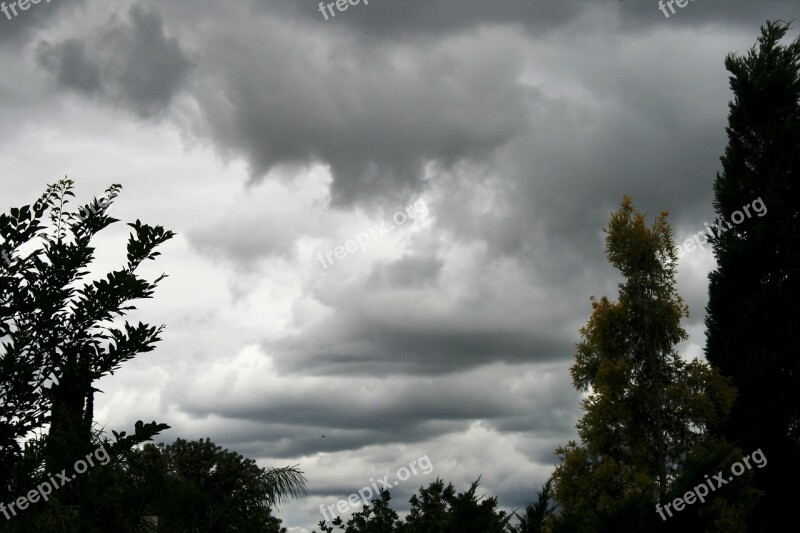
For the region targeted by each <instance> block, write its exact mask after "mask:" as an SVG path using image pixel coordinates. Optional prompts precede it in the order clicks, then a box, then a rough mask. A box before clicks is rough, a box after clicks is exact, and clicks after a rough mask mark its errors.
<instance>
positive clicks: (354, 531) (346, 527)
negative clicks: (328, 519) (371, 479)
mask: <svg viewBox="0 0 800 533" xmlns="http://www.w3.org/2000/svg"><path fill="white" fill-rule="evenodd" d="M479 483H480V478H478V479H477V480H475V481H474V482H473V483H472V484H471V485H470V488H469V489H467V490H466V491H464V492H460V493H456V490H455V487H454V486H453V484H452V483H448V484H447V485H445V484H444V481H442V480H441V479H439V478H437V479H436V480H435V481H432V482H431V484H430V485H428V487H420V488H419V494H415V495H413V496H412V497H411V499H410V500H409V503H411V509H410V511H409V513H408V515H407V516H406V517H405V521H402V520H398V515H397V513H396V512H395V511H393V510H392V509H391V508H390V507H389V501H390V500H391V496H390V494H389V492H388V491H387V490H382V491H381V493H380V496H379V497H378V498H375V499H373V500H372V506H369V505H366V506H364V508H363V509H362V510H361V511H358V512H356V513H353V516H352V517H351V518H350V520H348V521H347V523H345V522H344V521H343V520H342V519H341V518H340V517H337V518H335V519H334V520H333V521H332V523H331V525H327V524H326V523H325V521H324V520H323V521H321V522H320V523H319V528H320V530H321V531H322V532H323V533H333V532H334V527H333V526H338V527H339V529H340V530H342V531H344V532H345V533H379V532H380V533H384V532H385V533H391V532H396V533H449V532H451V531H459V532H461V533H503V532H504V531H507V527H508V524H509V522H510V520H511V518H512V517H513V515H509V514H507V513H506V512H505V511H501V510H499V506H500V505H499V503H498V501H497V498H495V497H489V498H486V497H485V496H478V494H477V490H478V485H479Z"/></svg>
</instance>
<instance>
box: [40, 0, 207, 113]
mask: <svg viewBox="0 0 800 533" xmlns="http://www.w3.org/2000/svg"><path fill="white" fill-rule="evenodd" d="M128 18H129V20H128V21H122V20H119V18H118V17H112V19H111V20H109V21H108V22H107V23H106V24H105V25H104V26H103V27H102V28H101V29H100V31H99V34H97V35H96V36H94V37H91V38H89V39H86V40H81V39H77V38H68V39H65V40H63V41H60V42H56V43H50V42H48V41H42V42H40V43H39V45H38V47H37V52H36V55H37V60H38V62H39V65H40V66H41V67H42V68H44V69H45V70H46V71H47V72H48V73H50V74H51V75H52V76H53V77H54V79H55V81H56V83H57V85H58V87H60V88H63V89H67V90H70V91H73V92H76V93H79V94H82V95H83V96H86V97H90V98H96V99H98V100H100V101H102V102H105V103H113V104H116V105H120V106H122V107H123V108H126V109H128V110H130V111H132V112H134V113H135V114H136V115H138V116H140V117H142V118H151V117H155V116H158V115H160V114H162V113H164V111H165V110H166V109H167V107H168V106H169V104H170V102H171V101H172V99H173V98H174V96H175V95H176V93H177V92H178V91H179V90H180V88H181V86H182V85H183V83H184V81H185V79H186V76H187V74H188V72H189V71H190V70H191V68H192V61H191V60H190V59H189V57H188V54H187V52H186V51H185V50H183V49H182V48H181V46H180V45H179V43H178V42H177V40H176V39H174V38H171V37H168V36H167V34H166V31H165V28H164V23H163V20H162V18H161V16H160V15H159V14H158V12H157V11H155V10H153V9H148V8H144V7H141V6H137V5H134V6H131V8H130V10H129V12H128Z"/></svg>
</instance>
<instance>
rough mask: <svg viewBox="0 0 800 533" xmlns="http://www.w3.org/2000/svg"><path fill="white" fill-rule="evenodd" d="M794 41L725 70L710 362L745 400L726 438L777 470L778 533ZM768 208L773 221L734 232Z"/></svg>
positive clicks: (798, 394)
mask: <svg viewBox="0 0 800 533" xmlns="http://www.w3.org/2000/svg"><path fill="white" fill-rule="evenodd" d="M788 30H789V25H788V24H785V23H783V22H768V23H767V24H766V25H765V26H764V27H762V28H761V36H760V37H759V38H758V42H757V45H756V46H754V47H753V48H751V49H750V50H749V51H748V53H747V54H746V55H744V56H737V55H735V54H730V55H728V57H727V58H726V61H725V66H726V68H727V69H728V71H729V72H730V73H731V77H730V86H731V89H732V91H733V93H734V99H733V101H732V102H731V103H730V105H729V107H730V114H729V117H728V128H727V132H728V146H727V148H726V149H725V154H724V155H723V156H722V157H721V161H722V172H721V173H719V174H718V175H717V178H716V181H715V183H714V192H715V200H714V208H715V210H716V213H717V215H718V217H719V218H720V219H722V220H723V221H725V223H723V224H724V228H723V229H724V232H721V233H719V234H718V235H716V236H715V238H713V239H712V244H713V248H714V253H715V255H716V258H717V264H718V267H717V269H716V270H715V271H714V272H712V273H711V274H710V286H709V303H708V307H707V312H708V315H707V318H706V326H707V328H708V331H707V335H708V337H707V344H706V355H707V358H708V360H709V361H710V362H711V363H712V365H714V366H716V367H717V368H718V369H719V370H720V372H721V373H722V374H724V375H726V376H729V377H730V378H731V381H732V382H733V384H734V385H735V386H736V387H737V389H738V396H737V399H736V401H735V403H734V406H733V410H732V414H731V416H730V419H729V421H728V423H727V425H726V428H725V435H726V436H727V437H728V439H729V440H731V441H734V442H737V443H738V444H739V446H740V447H741V448H743V449H744V451H747V450H753V449H756V448H761V449H762V450H763V452H764V454H765V455H766V457H767V458H768V459H769V462H770V465H769V466H768V467H767V468H765V469H764V470H763V471H760V472H759V476H760V477H759V479H758V480H757V482H758V486H759V487H760V488H761V489H763V490H765V491H766V493H767V497H766V499H765V500H764V503H763V504H762V505H761V506H760V507H759V511H758V512H757V513H756V515H755V516H754V522H756V523H758V524H759V528H763V527H766V528H767V530H769V531H772V530H773V529H772V528H771V526H769V525H767V524H768V521H769V520H773V519H778V517H779V516H780V515H781V513H786V512H787V511H788V510H789V509H791V508H792V507H793V506H794V503H791V505H790V500H789V499H788V498H791V500H794V499H795V498H794V497H793V496H792V492H794V493H795V495H796V492H797V487H798V485H799V484H800V476H798V473H800V470H799V469H798V457H800V454H798V452H800V446H798V443H800V328H798V324H800V301H799V300H798V296H800V240H799V239H800V182H798V179H800V38H798V39H795V40H794V41H793V42H791V43H790V44H788V45H782V44H781V43H780V41H781V39H782V38H783V37H784V36H785V35H786V33H787V31H788ZM759 199H760V201H761V204H762V205H763V206H764V208H763V209H762V210H763V211H765V214H764V216H752V217H750V218H747V219H745V220H744V221H740V223H738V224H736V222H737V218H738V219H740V220H741V218H742V216H741V215H739V216H737V215H736V212H737V211H739V212H740V213H741V212H742V211H744V208H745V206H752V205H753V202H755V201H758V200H759ZM759 215H761V213H759ZM728 221H732V222H733V224H727V222H728ZM787 486H788V487H794V489H793V491H792V490H788V491H787V490H786V489H785V488H784V487H787ZM770 517H772V518H770ZM754 530H756V529H754Z"/></svg>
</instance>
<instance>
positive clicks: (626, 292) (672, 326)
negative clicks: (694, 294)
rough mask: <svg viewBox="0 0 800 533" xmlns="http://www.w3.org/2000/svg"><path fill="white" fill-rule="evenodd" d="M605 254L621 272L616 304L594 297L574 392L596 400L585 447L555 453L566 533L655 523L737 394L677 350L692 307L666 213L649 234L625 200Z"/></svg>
mask: <svg viewBox="0 0 800 533" xmlns="http://www.w3.org/2000/svg"><path fill="white" fill-rule="evenodd" d="M606 234H607V235H606V253H607V255H608V258H609V261H610V262H611V264H612V265H613V266H614V267H615V268H617V270H619V271H620V273H621V275H622V278H623V282H622V283H620V285H619V297H618V300H617V301H611V300H609V299H608V298H607V297H602V298H600V299H599V300H597V299H595V298H594V297H593V298H592V315H591V317H590V319H589V321H588V323H587V325H586V326H585V327H584V328H582V329H581V338H582V341H581V342H580V343H579V344H578V345H577V353H576V356H575V364H574V365H573V367H572V369H571V374H572V379H573V383H574V385H575V387H576V388H577V389H578V390H579V391H582V392H585V393H586V394H587V396H586V398H585V399H584V400H583V402H582V409H583V411H584V413H585V414H584V416H583V417H582V418H581V420H580V421H579V422H578V426H577V429H578V434H579V436H580V439H581V444H580V445H578V444H577V443H576V442H570V443H568V444H567V445H566V446H563V447H561V448H559V449H558V450H556V453H557V454H558V455H559V457H560V458H561V464H560V465H559V466H557V467H556V471H555V473H554V475H553V478H554V484H555V496H556V500H557V502H558V504H559V507H560V509H561V512H560V513H559V523H560V524H561V525H562V529H564V530H570V529H571V530H573V531H586V532H589V531H602V530H609V531H610V530H613V529H614V528H617V530H621V529H619V528H620V527H622V525H621V524H620V523H618V520H619V517H623V516H624V517H627V520H626V522H627V526H626V527H631V528H632V529H630V531H635V530H637V528H638V527H642V522H641V517H640V518H635V519H634V517H636V516H637V515H641V516H644V517H647V519H650V518H652V516H651V514H654V513H652V511H651V510H647V508H648V507H649V509H652V508H653V507H652V506H653V505H654V504H655V503H656V502H657V501H659V500H664V499H665V498H666V497H667V496H668V495H669V494H670V491H671V485H672V483H673V482H674V480H675V479H676V478H677V477H678V476H679V475H680V474H681V473H682V469H683V467H684V465H685V464H686V463H687V461H688V459H689V457H690V456H691V454H692V453H693V452H694V451H695V450H696V449H697V447H698V446H699V445H701V444H702V443H704V442H705V441H707V440H708V439H709V438H711V437H710V435H711V433H712V432H713V430H714V428H717V427H719V426H720V425H721V423H722V422H723V420H724V417H725V414H726V412H727V410H728V408H729V406H730V404H731V402H732V400H733V390H732V389H731V388H730V387H729V386H728V385H727V384H726V383H725V382H724V380H723V379H722V378H721V377H720V376H719V375H718V374H717V373H716V372H715V371H714V370H713V369H711V368H710V367H709V366H708V365H707V364H705V363H703V362H701V361H699V360H696V359H695V360H693V361H690V362H686V361H684V360H683V359H681V358H680V356H679V355H678V353H677V352H676V351H675V348H674V347H675V345H676V344H677V343H678V342H680V341H681V340H684V339H686V337H687V336H686V332H685V331H684V330H683V328H682V327H681V325H680V321H681V319H682V318H683V317H686V316H688V308H687V306H686V305H685V304H684V303H683V300H682V298H681V297H680V295H679V294H678V293H677V291H676V289H675V271H676V266H675V265H676V260H677V257H676V247H675V244H674V242H673V238H672V229H671V227H670V225H669V224H668V222H667V213H665V212H664V213H661V214H660V215H659V216H658V217H656V219H655V222H654V223H653V225H652V226H651V227H647V225H646V220H645V215H644V214H642V213H639V212H635V210H634V207H633V203H632V201H631V199H630V198H629V197H625V198H624V199H623V201H622V204H621V205H620V208H619V210H618V211H617V212H615V213H613V214H612V217H611V220H610V222H609V225H608V228H607V229H606Z"/></svg>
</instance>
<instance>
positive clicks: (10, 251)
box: [0, 179, 173, 507]
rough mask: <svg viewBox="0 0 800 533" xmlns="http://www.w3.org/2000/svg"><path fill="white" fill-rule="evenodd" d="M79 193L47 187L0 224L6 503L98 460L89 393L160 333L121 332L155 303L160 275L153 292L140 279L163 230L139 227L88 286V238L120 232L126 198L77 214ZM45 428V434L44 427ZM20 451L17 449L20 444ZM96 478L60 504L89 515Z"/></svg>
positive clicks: (2, 489)
mask: <svg viewBox="0 0 800 533" xmlns="http://www.w3.org/2000/svg"><path fill="white" fill-rule="evenodd" d="M72 189H73V182H72V180H69V179H63V180H61V181H59V182H58V183H56V184H53V185H50V186H49V187H48V188H47V190H46V191H45V193H44V194H43V195H42V196H41V197H40V198H39V199H38V200H37V201H36V202H35V203H34V204H33V205H32V206H31V205H25V206H22V207H19V208H12V209H11V210H10V211H9V212H8V213H3V214H0V238H2V243H0V338H2V354H0V459H2V461H1V462H0V465H1V466H0V497H2V498H3V501H8V500H10V499H12V498H13V496H14V495H17V494H21V493H25V492H26V491H28V490H29V489H31V488H32V485H34V484H35V483H36V482H37V481H40V480H42V479H46V478H47V474H46V473H51V474H52V473H54V472H58V471H61V470H62V469H67V470H68V471H71V469H72V466H73V464H74V463H75V461H76V460H78V459H80V458H81V457H83V456H85V455H86V454H87V453H91V452H92V451H93V449H94V447H95V445H96V443H97V439H96V435H93V418H94V412H93V411H94V393H95V392H97V389H96V388H95V387H94V385H93V384H94V383H95V382H96V381H97V380H99V379H100V378H102V377H103V376H105V375H107V374H113V373H114V372H115V371H116V370H117V369H119V368H120V365H121V364H122V363H124V362H125V361H128V360H130V359H132V358H133V357H135V356H136V355H138V354H140V353H145V352H149V351H151V350H152V349H153V348H154V345H155V343H156V342H158V340H159V335H160V333H161V331H162V329H163V326H159V327H155V326H150V325H148V324H143V323H141V322H140V323H138V324H135V325H133V324H130V323H129V322H127V321H125V322H123V323H120V320H121V319H122V317H124V315H125V314H126V313H127V312H128V311H131V310H133V309H135V307H134V306H133V305H131V302H133V301H135V300H138V299H143V298H150V297H151V296H152V294H153V291H154V290H155V288H156V286H157V285H158V283H159V282H160V281H161V280H162V279H164V277H165V276H164V275H162V276H160V277H158V278H157V279H156V280H154V281H152V282H149V281H147V280H145V279H143V278H141V277H140V276H139V275H137V273H136V271H137V269H138V268H139V266H140V265H141V264H142V263H143V262H144V261H145V260H147V259H155V258H156V257H157V256H158V255H159V252H157V251H155V250H156V248H157V247H158V246H159V245H161V244H163V243H164V242H166V241H167V240H169V239H170V238H172V237H173V233H172V232H170V231H166V230H164V229H163V228H162V227H160V226H149V225H146V224H142V223H141V222H140V221H138V220H137V221H135V222H133V223H130V224H128V226H130V227H131V228H132V232H131V235H130V237H129V239H128V245H127V261H126V263H125V265H124V266H123V267H122V268H120V269H118V270H115V271H112V272H110V273H108V274H107V275H106V276H105V277H102V278H100V279H96V280H94V281H85V279H86V278H87V276H88V275H89V265H90V263H91V262H92V261H93V259H94V252H95V249H94V247H93V246H92V239H93V238H94V237H95V236H96V235H97V233H99V232H100V231H102V230H103V229H105V228H106V227H108V226H109V225H110V224H112V223H114V222H117V220H116V219H114V218H112V217H110V216H109V215H108V213H107V211H108V209H109V207H110V206H111V205H112V204H113V202H114V199H115V198H116V197H117V196H118V194H119V191H120V189H121V187H120V186H119V185H112V186H111V187H109V188H108V189H107V190H106V191H105V195H104V196H103V197H102V198H100V199H98V198H94V199H93V200H92V201H91V202H89V203H87V204H85V205H83V206H82V207H80V208H79V209H77V210H76V211H70V210H69V209H68V204H69V203H70V198H73V197H74V196H75V195H74V193H73V192H72ZM48 425H49V429H48V430H47V431H46V432H45V428H46V427H47V426H48ZM167 427H168V426H166V425H165V424H157V423H155V422H153V423H151V424H143V423H142V422H138V423H137V425H136V428H135V431H134V433H133V434H132V435H130V436H127V437H125V436H124V434H120V435H118V438H117V441H116V442H115V443H114V444H113V445H110V446H111V447H112V451H113V453H122V452H123V451H124V448H127V449H130V447H131V446H134V445H136V444H138V443H141V442H144V441H146V440H149V439H150V438H152V437H153V436H154V435H155V434H157V433H158V432H160V431H161V430H163V429H165V428H167ZM20 443H22V444H20ZM90 481H91V477H90V476H81V477H80V478H78V479H76V480H75V481H74V483H72V484H71V485H70V490H63V491H59V493H58V495H57V497H55V499H60V500H62V502H61V503H63V504H65V505H84V507H86V505H88V504H87V502H86V501H85V498H84V496H86V495H87V494H88V493H89V488H88V484H89V483H90Z"/></svg>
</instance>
